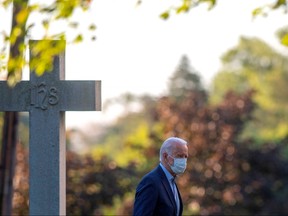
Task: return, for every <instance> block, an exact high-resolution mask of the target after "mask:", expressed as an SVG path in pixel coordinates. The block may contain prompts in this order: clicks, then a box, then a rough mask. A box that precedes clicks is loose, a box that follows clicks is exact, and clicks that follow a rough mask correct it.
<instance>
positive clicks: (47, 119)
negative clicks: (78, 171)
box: [0, 41, 101, 215]
mask: <svg viewBox="0 0 288 216" xmlns="http://www.w3.org/2000/svg"><path fill="white" fill-rule="evenodd" d="M32 42H33V41H32ZM30 46H33V43H30ZM30 48H31V47H30ZM47 49H49V48H47ZM30 50H31V49H30ZM31 55H32V54H31V52H30V56H31ZM31 58H36V57H35V56H31ZM64 60H65V52H63V53H62V54H60V55H59V56H56V57H54V63H53V71H52V72H45V73H44V75H42V76H37V75H35V73H34V71H30V81H21V82H19V83H18V84H16V86H15V87H13V88H11V87H9V86H7V83H6V81H0V92H1V96H0V111H16V112H22V111H26V112H29V122H30V123H29V128H30V129H29V130H30V135H29V142H30V143H29V167H30V168H29V169H30V177H29V185H30V186H29V214H30V215H65V214H66V146H65V111H95V110H96V111H100V110H101V81H65V80H64V76H65V62H64ZM83 68H85V67H83ZM85 70H86V69H85ZM79 75H80V73H79Z"/></svg>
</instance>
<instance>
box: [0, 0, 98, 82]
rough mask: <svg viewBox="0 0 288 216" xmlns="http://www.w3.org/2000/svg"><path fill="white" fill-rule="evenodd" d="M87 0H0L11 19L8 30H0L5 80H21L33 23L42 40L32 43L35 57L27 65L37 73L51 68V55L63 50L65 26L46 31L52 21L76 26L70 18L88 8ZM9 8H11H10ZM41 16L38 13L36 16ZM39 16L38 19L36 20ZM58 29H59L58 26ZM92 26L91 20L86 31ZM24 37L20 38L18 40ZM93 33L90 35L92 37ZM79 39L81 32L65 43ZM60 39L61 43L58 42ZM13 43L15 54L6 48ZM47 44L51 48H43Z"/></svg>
mask: <svg viewBox="0 0 288 216" xmlns="http://www.w3.org/2000/svg"><path fill="white" fill-rule="evenodd" d="M90 4H91V0H73V1H66V0H55V1H52V2H49V3H48V4H45V3H44V2H41V3H29V2H28V1H27V0H18V1H12V0H5V1H1V2H0V6H1V7H3V8H5V9H6V10H7V11H11V13H12V15H13V16H12V17H13V19H12V20H13V22H12V23H11V31H10V33H7V32H3V33H2V34H3V43H1V47H0V48H1V53H0V69H1V72H2V71H7V72H8V74H9V76H8V83H9V84H11V85H15V84H16V83H17V82H18V81H19V80H21V76H22V69H23V67H25V66H26V65H28V62H27V59H26V58H25V52H26V50H27V47H28V44H27V43H28V41H29V40H31V38H32V36H31V34H32V33H33V29H34V28H35V27H36V26H37V24H40V25H42V28H43V30H44V35H43V37H42V38H41V39H42V40H43V41H39V42H36V44H35V47H34V50H32V53H33V54H34V55H35V56H36V55H37V57H38V59H37V64H35V63H32V64H30V69H31V71H35V72H36V73H37V74H38V75H41V74H43V73H44V72H45V71H50V70H51V69H52V66H53V65H52V64H53V62H52V60H53V56H55V55H58V54H59V53H61V52H63V50H64V48H65V46H63V41H64V40H66V35H65V32H66V30H67V28H60V29H61V31H60V32H56V33H55V32H54V33H50V29H51V26H52V24H54V23H60V22H61V23H62V24H63V23H66V27H69V28H72V29H77V28H78V26H79V23H78V22H75V21H73V19H71V18H72V17H73V14H74V13H75V11H77V10H78V9H82V11H87V10H88V9H89V8H90ZM11 8H12V10H11ZM40 15H41V16H40ZM32 16H37V17H38V20H37V21H35V23H29V19H30V17H32ZM39 17H40V19H39ZM58 29H59V28H58ZM95 29H96V26H95V24H94V23H91V25H90V26H89V27H88V30H90V31H94V30H95ZM19 38H24V40H19ZM94 39H95V36H93V37H92V40H94ZM50 40H60V42H59V43H58V42H53V44H51V42H50ZM82 40H83V35H82V34H78V35H76V36H75V38H73V39H72V40H71V41H68V43H79V42H81V41H82ZM61 41H62V42H61ZM12 46H16V48H17V50H18V55H13V54H12V53H11V52H10V53H9V51H8V47H12ZM47 47H51V49H47Z"/></svg>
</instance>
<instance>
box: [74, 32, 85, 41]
mask: <svg viewBox="0 0 288 216" xmlns="http://www.w3.org/2000/svg"><path fill="white" fill-rule="evenodd" d="M82 41H83V36H82V35H81V34H79V35H77V36H76V37H75V39H74V40H73V43H80V42H82Z"/></svg>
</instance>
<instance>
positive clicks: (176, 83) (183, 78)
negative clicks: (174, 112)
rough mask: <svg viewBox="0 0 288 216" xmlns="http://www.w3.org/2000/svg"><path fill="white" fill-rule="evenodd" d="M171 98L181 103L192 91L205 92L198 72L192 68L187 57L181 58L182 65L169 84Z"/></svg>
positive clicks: (180, 64)
mask: <svg viewBox="0 0 288 216" xmlns="http://www.w3.org/2000/svg"><path fill="white" fill-rule="evenodd" d="M168 89H169V90H168V94H169V97H171V98H174V99H175V100H176V101H181V100H183V98H185V96H186V94H189V92H191V91H199V92H203V93H204V92H205V91H204V87H203V86H202V83H201V79H200V76H199V75H198V72H197V71H196V70H195V69H194V68H192V67H191V65H190V60H189V59H188V57H187V56H186V55H183V56H182V57H181V60H180V63H179V65H178V67H177V69H176V70H175V72H174V73H173V74H172V77H171V78H170V82H169V84H168Z"/></svg>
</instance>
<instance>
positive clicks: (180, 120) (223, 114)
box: [157, 92, 288, 215]
mask: <svg viewBox="0 0 288 216" xmlns="http://www.w3.org/2000/svg"><path fill="white" fill-rule="evenodd" d="M195 94H196V93H195ZM195 94H191V95H190V96H187V97H186V100H183V101H182V102H180V103H179V102H178V103H175V102H174V101H173V100H171V99H170V98H169V97H166V98H162V99H161V100H159V104H158V105H159V107H158V109H157V110H158V112H157V113H158V120H159V121H161V122H163V123H164V124H163V125H165V127H164V131H163V133H164V137H169V136H172V135H173V136H180V137H183V138H184V139H186V140H188V143H189V163H188V167H187V171H186V172H185V173H184V174H183V175H182V176H181V177H180V178H179V180H178V186H179V187H180V190H181V192H182V197H183V200H184V206H185V212H184V213H185V214H187V215H193V214H195V215H232V214H233V215H234V214H237V215H255V214H257V215H258V214H261V215H262V214H265V215H271V214H284V213H285V212H286V211H287V208H286V206H285V204H284V203H285V198H284V197H285V196H287V187H286V186H285V185H286V182H287V180H288V179H287V176H286V174H283V173H287V169H286V168H285V167H286V166H287V165H286V164H287V161H285V160H283V159H281V157H280V155H279V152H281V148H282V147H280V146H275V145H271V144H269V145H267V146H268V147H267V148H263V149H262V150H251V149H250V148H249V147H250V145H251V142H249V141H245V142H239V141H238V139H237V137H238V136H239V134H240V132H241V130H242V128H243V125H244V123H245V121H247V120H248V119H250V118H251V113H252V110H253V108H254V104H253V102H252V95H253V92H247V93H245V94H242V95H238V94H235V93H233V92H231V93H229V94H228V95H227V96H226V98H225V99H224V100H223V102H222V103H221V104H219V105H217V106H215V107H207V106H205V105H200V106H199V103H195V99H196V98H197V97H196V96H195ZM196 100H197V99H196ZM197 104H198V106H197ZM186 107H189V109H187V108H186ZM164 111H165V112H164ZM167 113H169V114H168V115H167ZM283 144H284V143H283ZM268 164H269V166H268V167H267V165H268ZM280 170H282V171H283V172H281V171H280ZM277 203H278V208H277V207H276V206H277Z"/></svg>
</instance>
